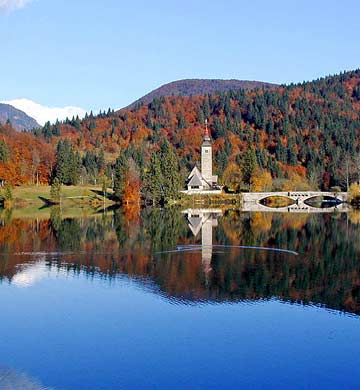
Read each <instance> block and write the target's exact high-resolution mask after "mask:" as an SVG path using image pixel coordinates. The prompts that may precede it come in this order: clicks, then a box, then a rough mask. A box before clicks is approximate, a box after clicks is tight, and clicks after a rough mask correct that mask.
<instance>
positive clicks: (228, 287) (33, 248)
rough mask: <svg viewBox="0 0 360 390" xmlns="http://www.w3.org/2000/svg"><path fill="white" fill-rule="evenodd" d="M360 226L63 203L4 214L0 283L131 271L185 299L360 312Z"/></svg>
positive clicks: (355, 217)
mask: <svg viewBox="0 0 360 390" xmlns="http://www.w3.org/2000/svg"><path fill="white" fill-rule="evenodd" d="M359 232H360V212H352V213H321V214H309V213H296V214H291V213H285V214H283V213H256V212H253V213H244V212H241V211H239V210H233V209H228V210H223V211H222V210H221V209H218V208H198V209H188V210H185V211H181V210H179V209H178V208H175V207H174V208H170V207H169V208H166V209H165V208H164V209H158V208H145V209H142V210H141V211H140V213H137V214H126V212H125V210H123V209H118V210H115V211H114V212H109V213H105V214H104V213H97V214H95V215H92V216H89V215H84V216H82V217H80V218H73V217H71V216H65V215H64V214H61V210H57V209H55V208H53V209H51V215H50V218H43V219H30V218H26V219H19V218H12V217H11V216H8V215H7V214H3V215H1V214H0V286H1V284H3V283H5V284H7V283H11V284H12V285H13V286H14V287H16V288H23V287H33V286H35V285H36V284H37V283H40V281H41V280H43V279H44V278H49V277H52V276H56V277H57V276H58V275H59V273H60V274H61V275H62V274H64V275H65V274H66V275H72V274H73V275H78V274H84V275H86V277H90V278H94V280H96V279H101V280H107V281H108V282H109V283H113V282H115V281H116V280H118V279H119V280H120V281H121V280H122V278H123V277H124V276H127V277H129V278H131V279H133V280H136V281H137V282H138V283H139V284H140V285H141V287H143V288H144V289H151V290H152V291H154V293H156V294H162V295H164V296H166V297H168V298H169V299H171V300H178V301H179V302H183V303H191V304H193V303H196V302H238V301H249V300H251V301H255V300H259V299H260V300H263V299H272V298H274V297H276V298H278V299H281V300H284V301H290V302H296V303H301V304H310V303H311V304H319V305H321V306H325V307H328V308H332V309H337V310H341V311H346V312H350V313H356V314H360V286H359V280H360V262H359V259H360V240H359ZM264 247H266V248H280V249H284V250H285V249H286V250H291V251H295V252H297V253H298V255H296V254H295V255H294V254H291V253H284V252H281V251H274V250H271V251H266V250H261V248H264ZM176 248H178V249H179V248H180V249H181V250H178V249H176Z"/></svg>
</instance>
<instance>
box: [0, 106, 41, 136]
mask: <svg viewBox="0 0 360 390" xmlns="http://www.w3.org/2000/svg"><path fill="white" fill-rule="evenodd" d="M8 120H9V121H10V122H11V124H12V126H13V127H14V129H16V130H31V129H34V128H36V127H40V126H39V124H38V123H37V122H36V120H35V119H33V118H31V117H30V116H28V115H27V114H25V112H23V111H20V110H18V109H16V108H15V107H13V106H10V105H9V104H2V103H0V123H2V124H5V123H6V122H7V121H8Z"/></svg>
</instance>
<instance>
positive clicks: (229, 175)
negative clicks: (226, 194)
mask: <svg viewBox="0 0 360 390" xmlns="http://www.w3.org/2000/svg"><path fill="white" fill-rule="evenodd" d="M241 181H242V170H241V167H240V166H239V165H237V164H235V163H230V164H228V165H227V167H226V168H225V171H224V173H223V175H222V179H221V183H222V184H223V185H224V186H225V187H226V189H227V190H229V191H232V192H238V191H239V190H240V184H241Z"/></svg>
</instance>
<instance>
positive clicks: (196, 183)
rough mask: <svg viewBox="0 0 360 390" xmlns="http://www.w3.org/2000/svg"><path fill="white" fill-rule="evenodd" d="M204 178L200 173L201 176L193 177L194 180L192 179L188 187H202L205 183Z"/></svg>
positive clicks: (195, 175)
mask: <svg viewBox="0 0 360 390" xmlns="http://www.w3.org/2000/svg"><path fill="white" fill-rule="evenodd" d="M201 179H202V176H201V173H200V172H199V174H194V175H193V176H192V178H191V179H190V181H189V183H188V186H192V187H193V186H202V185H203V183H202V180H201Z"/></svg>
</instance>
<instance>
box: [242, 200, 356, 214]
mask: <svg viewBox="0 0 360 390" xmlns="http://www.w3.org/2000/svg"><path fill="white" fill-rule="evenodd" d="M241 211H244V212H258V211H260V212H270V213H334V212H347V211H349V206H348V204H347V203H341V204H339V205H337V206H334V207H325V208H320V207H313V206H309V205H307V204H305V203H303V204H301V205H297V204H296V203H295V204H292V205H290V206H286V207H269V206H265V205H263V204H261V203H256V202H246V203H243V206H242V208H241Z"/></svg>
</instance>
